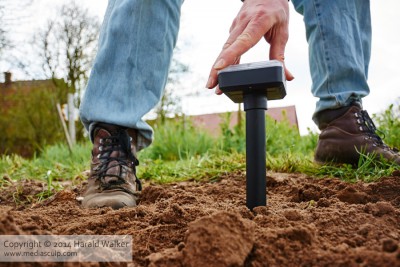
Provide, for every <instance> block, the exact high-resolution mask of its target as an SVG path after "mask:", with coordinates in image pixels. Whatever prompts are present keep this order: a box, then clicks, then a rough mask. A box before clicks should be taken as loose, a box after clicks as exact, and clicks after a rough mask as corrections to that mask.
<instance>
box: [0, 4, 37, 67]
mask: <svg viewBox="0 0 400 267" xmlns="http://www.w3.org/2000/svg"><path fill="white" fill-rule="evenodd" d="M31 3H32V0H19V1H14V0H0V62H2V61H3V62H5V61H8V60H9V57H10V53H7V54H8V55H7V56H6V51H7V52H9V51H8V50H11V48H13V39H12V35H11V33H12V32H13V31H14V29H15V28H16V26H17V25H18V24H20V23H21V22H22V21H23V20H25V18H26V14H25V13H24V10H25V9H26V7H28V6H30V4H31ZM3 71H4V70H3Z"/></svg>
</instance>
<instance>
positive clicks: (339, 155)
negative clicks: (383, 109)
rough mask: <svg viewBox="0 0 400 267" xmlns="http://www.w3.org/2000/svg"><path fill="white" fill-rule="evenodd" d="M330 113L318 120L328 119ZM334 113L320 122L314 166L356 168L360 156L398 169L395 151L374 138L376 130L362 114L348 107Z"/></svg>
mask: <svg viewBox="0 0 400 267" xmlns="http://www.w3.org/2000/svg"><path fill="white" fill-rule="evenodd" d="M346 110H347V111H346ZM323 112H325V111H322V113H323ZM334 112H336V111H334V110H329V111H327V112H325V113H326V114H319V116H320V115H322V116H321V117H325V118H329V117H330V118H332V117H334V116H332V113H334ZM337 112H338V117H335V118H334V119H333V120H331V121H328V122H326V121H323V120H322V122H320V130H321V134H320V135H319V140H318V145H317V149H316V151H315V161H316V162H318V163H322V164H323V163H348V164H352V165H357V164H358V161H359V158H360V153H362V154H369V155H372V156H374V158H375V159H376V160H381V159H384V160H387V161H388V162H393V163H396V164H398V165H400V154H399V150H398V149H396V148H390V147H388V146H387V145H386V144H385V143H384V142H383V141H382V139H381V138H380V137H379V136H378V135H377V134H376V127H375V125H374V123H373V121H372V120H371V118H370V117H369V115H368V113H367V112H366V111H365V110H362V109H361V108H360V107H359V106H351V107H347V108H346V109H343V108H342V109H340V110H338V111H337ZM329 113H330V114H329Z"/></svg>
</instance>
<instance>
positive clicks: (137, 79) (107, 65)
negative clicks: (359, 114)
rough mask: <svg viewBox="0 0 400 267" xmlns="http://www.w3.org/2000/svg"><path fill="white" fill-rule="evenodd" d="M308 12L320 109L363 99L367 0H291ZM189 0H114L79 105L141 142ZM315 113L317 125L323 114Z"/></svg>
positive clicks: (147, 136) (90, 121)
mask: <svg viewBox="0 0 400 267" xmlns="http://www.w3.org/2000/svg"><path fill="white" fill-rule="evenodd" d="M292 2H293V4H294V6H295V8H296V10H297V11H298V12H299V13H301V14H303V16H304V22H305V26H306V32H307V41H308V43H309V54H310V68H311V74H312V81H313V85H312V93H313V94H314V96H316V97H318V98H319V101H318V102H317V105H316V113H317V112H319V111H322V110H325V109H334V108H337V107H341V106H347V105H349V104H351V103H352V102H359V103H360V104H361V98H362V97H364V96H366V95H367V94H368V93H369V87H368V84H367V73H368V64H369V59H370V49H371V22H370V12H369V1H368V0H335V1H333V0H292ZM182 3H183V0H109V4H108V8H107V11H106V15H105V18H104V22H103V26H102V31H101V34H100V39H99V50H98V54H97V57H96V59H95V62H94V65H93V69H92V73H91V75H90V79H89V83H88V86H87V89H86V92H85V95H84V97H83V100H82V104H81V107H80V117H81V120H82V122H83V124H84V125H85V127H86V129H88V130H89V131H91V129H93V128H94V125H95V124H96V122H104V123H111V124H116V125H120V126H125V127H128V128H132V129H137V130H138V133H139V136H138V144H136V145H137V148H138V149H141V148H143V147H145V146H147V145H149V144H150V143H151V140H152V129H151V127H150V126H149V125H148V124H146V123H145V122H144V121H143V120H142V117H143V115H145V114H146V113H147V112H149V111H150V110H151V109H152V108H153V107H154V106H155V105H156V104H157V103H158V101H159V100H160V98H161V95H162V92H163V89H164V86H165V83H166V80H167V74H168V69H169V64H170V62H171V56H172V51H173V48H174V46H175V43H176V38H177V34H178V30H179V17H180V8H181V5H182ZM316 113H314V116H313V119H314V121H315V122H316V123H317V124H318V120H317V117H316V116H315V114H316Z"/></svg>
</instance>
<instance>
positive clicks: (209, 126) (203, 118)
mask: <svg viewBox="0 0 400 267" xmlns="http://www.w3.org/2000/svg"><path fill="white" fill-rule="evenodd" d="M242 112H243V113H244V111H242ZM230 113H231V117H230V126H231V127H233V126H235V125H236V124H237V123H238V112H237V111H235V112H230ZM225 114H227V113H214V114H203V115H194V116H189V118H190V120H191V121H192V122H193V125H194V126H195V127H201V128H203V129H205V130H206V131H208V132H209V133H211V134H213V135H218V134H219V131H220V124H221V123H222V122H223V120H224V118H225V116H227V115H225ZM266 114H267V115H268V116H270V117H271V118H273V119H275V120H276V121H282V120H283V119H284V117H286V118H287V120H288V121H289V124H290V125H293V126H295V127H296V128H297V129H298V128H299V125H298V121H297V114H296V107H295V106H287V107H277V108H269V109H268V110H267V112H266Z"/></svg>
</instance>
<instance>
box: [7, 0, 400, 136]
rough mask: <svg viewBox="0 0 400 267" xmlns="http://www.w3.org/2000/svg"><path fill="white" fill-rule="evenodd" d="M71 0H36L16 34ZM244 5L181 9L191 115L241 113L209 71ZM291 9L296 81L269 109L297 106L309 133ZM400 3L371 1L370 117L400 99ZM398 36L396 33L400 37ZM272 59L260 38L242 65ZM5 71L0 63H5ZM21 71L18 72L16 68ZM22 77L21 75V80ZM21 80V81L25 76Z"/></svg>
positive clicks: (228, 2)
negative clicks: (210, 85) (214, 86)
mask: <svg viewBox="0 0 400 267" xmlns="http://www.w3.org/2000/svg"><path fill="white" fill-rule="evenodd" d="M68 1H69V0H52V1H50V0H35V1H34V4H33V6H31V7H30V8H29V9H28V11H27V12H28V13H30V14H31V15H32V18H34V20H33V21H34V23H32V22H27V23H25V24H26V25H20V27H21V29H20V30H19V31H16V32H17V33H18V32H19V33H21V32H22V33H23V32H26V31H29V30H35V28H40V27H41V25H44V23H45V21H46V20H47V18H48V17H50V16H52V15H53V14H54V10H55V8H56V7H57V6H60V5H61V4H63V3H66V2H68ZM79 3H81V4H82V5H84V6H86V7H88V8H89V9H90V12H91V13H92V14H93V15H97V16H99V17H100V19H102V17H103V15H104V12H105V9H106V6H107V1H106V0H79ZM241 5H242V3H241V1H239V0H185V2H184V4H183V6H182V18H181V28H180V32H179V36H178V43H177V46H178V47H179V48H180V53H179V57H178V58H179V60H180V61H181V62H182V63H183V64H186V65H188V66H189V69H190V73H189V74H187V75H185V76H184V77H182V79H181V84H182V91H183V92H182V95H186V97H184V99H183V101H182V109H183V112H184V113H186V114H188V115H195V114H205V113H214V112H224V111H234V110H237V108H238V107H237V104H233V103H232V102H231V101H230V100H229V99H228V98H227V97H226V96H224V95H221V96H217V95H215V94H214V92H213V90H208V89H205V84H206V81H207V78H208V74H209V70H210V68H211V66H212V64H213V63H214V61H215V58H216V57H217V55H218V54H219V52H220V50H221V48H222V46H223V44H224V43H225V41H226V39H227V37H228V31H229V27H230V25H231V23H232V20H233V19H234V17H235V16H236V14H237V12H238V11H239V9H240V7H241ZM289 6H290V16H291V19H290V28H289V35H290V36H289V42H288V44H287V47H286V54H285V58H286V60H285V62H286V65H287V67H288V68H289V70H290V71H291V72H292V74H293V75H294V76H295V79H294V80H293V81H291V82H288V83H287V96H286V97H285V98H284V99H283V100H276V101H269V102H268V106H269V107H282V106H288V105H295V106H296V111H297V116H298V121H299V129H300V133H301V134H306V133H307V132H308V130H307V129H308V128H310V129H311V130H312V131H317V128H316V126H315V125H314V123H313V121H312V119H311V117H312V114H313V112H314V107H315V103H316V100H317V99H316V98H314V97H313V96H312V94H311V92H310V88H311V78H310V72H309V65H308V48H307V42H306V39H305V30H304V24H303V21H302V16H301V15H299V14H297V13H296V12H295V11H294V9H293V6H292V5H291V4H289ZM398 10H400V1H398V0H385V1H378V0H372V1H371V14H372V28H373V43H372V57H371V63H370V71H369V85H370V88H371V93H370V95H369V96H368V97H366V98H364V108H365V109H366V110H368V112H369V113H370V114H373V113H378V112H381V111H383V110H385V109H386V108H387V107H388V106H389V104H391V103H394V102H395V101H399V97H400V85H399V82H398V80H397V77H399V76H400V70H399V68H398V62H399V61H400V49H399V48H400V35H399V34H398V32H399V29H398V28H399V26H400V22H399V20H398ZM396 32H397V34H396ZM264 60H268V45H267V44H266V43H265V41H263V40H261V41H260V43H259V44H257V45H256V46H255V47H253V48H252V49H251V50H250V51H249V52H247V53H246V54H245V55H244V56H243V57H242V59H241V62H242V63H248V62H257V61H264ZM0 67H1V65H0ZM11 71H12V72H16V73H18V70H11ZM16 77H17V78H18V75H17V76H16ZM21 78H22V77H21Z"/></svg>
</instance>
